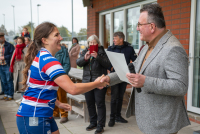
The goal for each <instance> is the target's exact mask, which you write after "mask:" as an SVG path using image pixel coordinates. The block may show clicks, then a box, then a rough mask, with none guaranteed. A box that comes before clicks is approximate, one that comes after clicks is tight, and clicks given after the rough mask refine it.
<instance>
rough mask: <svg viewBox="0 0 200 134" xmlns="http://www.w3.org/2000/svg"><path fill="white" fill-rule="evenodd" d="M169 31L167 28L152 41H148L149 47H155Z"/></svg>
mask: <svg viewBox="0 0 200 134" xmlns="http://www.w3.org/2000/svg"><path fill="white" fill-rule="evenodd" d="M166 33H167V30H166V29H165V30H164V31H163V32H161V33H160V34H159V35H158V36H156V37H155V38H154V39H153V40H152V41H151V42H149V43H148V46H149V48H150V47H153V48H154V47H155V46H156V44H157V43H158V41H159V40H160V39H161V38H162V37H163V35H165V34H166Z"/></svg>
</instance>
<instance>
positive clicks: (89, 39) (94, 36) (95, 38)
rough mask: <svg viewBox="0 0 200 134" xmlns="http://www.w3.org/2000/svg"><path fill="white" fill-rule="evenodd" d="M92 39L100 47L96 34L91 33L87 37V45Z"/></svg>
mask: <svg viewBox="0 0 200 134" xmlns="http://www.w3.org/2000/svg"><path fill="white" fill-rule="evenodd" d="M93 40H96V41H97V44H98V46H99V47H100V46H101V43H100V41H99V38H98V37H97V36H96V35H94V34H93V35H91V36H90V37H89V38H88V39H87V47H88V46H89V42H90V41H93Z"/></svg>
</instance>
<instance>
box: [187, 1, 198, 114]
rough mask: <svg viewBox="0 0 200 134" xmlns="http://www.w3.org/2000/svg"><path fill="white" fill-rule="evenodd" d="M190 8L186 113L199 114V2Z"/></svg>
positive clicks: (193, 2) (193, 3)
mask: <svg viewBox="0 0 200 134" xmlns="http://www.w3.org/2000/svg"><path fill="white" fill-rule="evenodd" d="M191 6H194V8H192V7H191V27H190V28H191V32H190V40H191V41H190V55H189V59H190V64H189V90H188V111H191V112H195V113H198V114H200V66H199V65H200V0H193V1H192V5H191ZM193 24H194V25H193Z"/></svg>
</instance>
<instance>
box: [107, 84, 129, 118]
mask: <svg viewBox="0 0 200 134" xmlns="http://www.w3.org/2000/svg"><path fill="white" fill-rule="evenodd" d="M126 86H127V83H126V82H122V83H119V84H116V85H114V86H111V114H110V119H111V120H113V119H115V116H117V117H119V116H121V110H122V104H123V97H124V93H125V91H126Z"/></svg>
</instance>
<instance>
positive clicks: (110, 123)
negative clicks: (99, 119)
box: [108, 119, 115, 127]
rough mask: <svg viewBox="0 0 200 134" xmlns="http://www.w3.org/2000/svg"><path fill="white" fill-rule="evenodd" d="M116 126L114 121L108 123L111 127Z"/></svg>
mask: <svg viewBox="0 0 200 134" xmlns="http://www.w3.org/2000/svg"><path fill="white" fill-rule="evenodd" d="M114 125H115V120H114V119H111V120H110V121H109V122H108V126H109V127H113V126H114Z"/></svg>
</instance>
